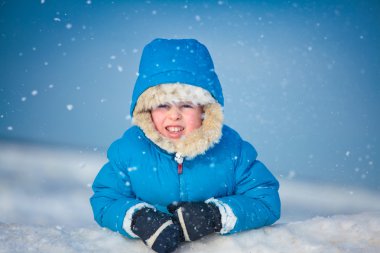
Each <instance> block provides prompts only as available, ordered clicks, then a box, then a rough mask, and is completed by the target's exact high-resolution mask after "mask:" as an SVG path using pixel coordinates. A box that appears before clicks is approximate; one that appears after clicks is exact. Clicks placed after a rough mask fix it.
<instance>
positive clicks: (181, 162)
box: [174, 153, 183, 175]
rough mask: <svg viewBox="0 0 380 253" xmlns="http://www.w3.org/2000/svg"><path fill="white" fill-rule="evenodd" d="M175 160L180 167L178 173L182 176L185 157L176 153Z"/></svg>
mask: <svg viewBox="0 0 380 253" xmlns="http://www.w3.org/2000/svg"><path fill="white" fill-rule="evenodd" d="M174 160H175V161H176V162H177V164H178V166H177V172H178V174H179V175H181V174H182V172H183V156H182V155H181V153H176V154H175V157H174Z"/></svg>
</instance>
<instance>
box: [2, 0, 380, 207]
mask: <svg viewBox="0 0 380 253" xmlns="http://www.w3.org/2000/svg"><path fill="white" fill-rule="evenodd" d="M379 13H380V2H378V1H346V0H344V1H343V0H342V1H153V0H152V1H101V0H81V1H80V0H68V1H58V0H57V1H54V0H33V1H32V0H25V1H22V0H14V1H5V0H1V1H0V66H1V68H0V144H1V150H2V151H1V152H2V153H3V155H2V158H3V160H2V163H3V164H2V165H1V166H0V176H2V177H3V182H5V181H6V182H8V184H9V185H11V184H12V183H18V182H20V178H21V177H22V175H23V174H22V173H21V174H20V175H18V176H16V175H15V174H14V173H15V172H14V171H15V169H14V168H21V167H22V168H23V171H25V170H28V165H30V164H31V163H32V162H29V163H26V164H20V162H21V160H23V159H24V158H25V156H26V154H28V152H29V151H27V150H26V149H25V147H31V146H32V147H44V148H45V149H47V150H51V149H54V148H55V149H59V150H61V149H62V150H63V149H64V150H70V152H74V153H75V154H78V155H80V154H83V153H86V154H90V155H91V156H96V159H100V160H99V163H97V165H98V164H99V166H100V164H101V163H102V162H103V161H105V151H106V150H107V147H108V146H109V145H110V144H111V142H112V141H113V140H115V139H116V138H118V137H119V136H121V135H122V134H123V132H124V131H125V130H126V129H127V128H128V127H130V126H131V118H130V116H129V115H128V113H129V105H130V101H131V95H132V90H133V86H134V82H135V80H136V73H137V72H138V64H139V59H140V56H141V52H142V49H143V47H144V45H146V44H147V43H149V42H150V41H151V40H153V39H154V38H157V37H161V38H195V39H198V40H199V41H200V42H202V43H204V44H205V45H206V46H207V47H208V49H209V51H210V53H211V55H212V57H213V59H214V64H215V69H216V72H217V73H218V75H219V78H220V81H221V83H222V86H223V89H224V95H225V100H226V103H225V108H224V109H225V122H226V124H228V125H230V126H231V127H233V128H235V129H236V130H237V131H238V132H239V133H240V134H241V135H242V137H243V138H245V139H246V140H248V141H249V142H251V143H253V145H254V146H255V147H256V149H257V150H258V152H259V159H260V160H262V161H263V162H264V163H265V164H266V165H267V166H268V167H269V168H270V170H271V171H272V172H273V173H274V174H275V175H276V176H277V177H278V178H279V179H280V181H281V180H297V181H302V182H310V183H317V184H322V185H323V184H327V185H335V186H339V187H340V189H343V190H344V191H345V192H347V194H353V193H354V190H352V189H358V188H359V189H363V190H367V191H372V192H380V186H379V183H378V182H379V180H380V171H379V168H378V164H379V162H380V159H379V158H380V156H379V152H380V146H379V133H378V131H379V129H380V124H379V123H380V117H379V115H380V113H379V112H380V85H379V80H380V16H379ZM17 145H18V147H22V148H23V149H22V150H24V151H23V152H21V153H20V152H19V151H17V150H20V148H19V149H17V148H15V147H17ZM18 152H19V153H18ZM12 154H13V156H12ZM15 154H18V155H15ZM29 154H35V153H30V152H29ZM33 157H34V159H36V157H38V159H40V160H44V159H47V158H51V157H52V156H51V155H49V153H43V154H42V155H41V156H33ZM33 157H29V158H30V159H32V158H33ZM53 157H54V156H53ZM99 157H100V158H99ZM60 159H61V160H60V162H59V163H61V161H63V163H65V162H68V160H70V159H69V158H67V159H66V158H64V159H63V158H62V157H61V158H60ZM62 159H63V160H62ZM81 159H82V161H84V163H80V164H79V163H78V164H79V165H78V164H76V165H75V166H77V167H78V168H79V169H83V168H84V167H86V166H85V165H84V164H86V163H85V162H86V159H90V158H81ZM4 161H6V162H7V163H5V162H4ZM16 161H17V162H16ZM25 161H26V160H24V162H25ZM34 161H35V160H34ZM12 162H13V163H12ZM40 162H41V161H40ZM5 164H7V166H5ZM45 165H46V164H45ZM12 166H15V167H14V168H13V167H12ZM46 166H47V167H49V164H47V165H46ZM75 166H74V167H75ZM35 167H37V168H38V167H39V166H35ZM75 168H76V167H75ZM30 169H32V168H30ZM65 170H67V168H65V166H62V164H61V165H60V166H58V167H57V168H55V170H50V173H51V175H58V174H60V173H62V172H64V171H65ZM98 170H99V168H98V167H97V166H94V167H91V172H89V173H90V174H88V173H87V174H86V175H91V177H89V178H88V179H86V180H87V181H86V182H87V184H88V186H87V187H89V186H90V184H91V180H92V178H93V176H94V175H96V173H97V171H98ZM23 173H24V172H23ZM29 173H32V172H31V171H29ZM54 173H55V174H54ZM74 173H75V172H74ZM52 177H54V176H52ZM56 177H57V182H60V181H59V176H56ZM68 181H69V180H68ZM57 185H58V183H57V184H53V185H49V187H48V188H44V189H45V190H51V189H53V190H54V189H56V188H57V187H58V186H57ZM63 185H64V184H62V187H63ZM65 187H67V188H69V187H68V186H65ZM0 189H1V188H0ZM3 189H4V186H3ZM311 194H313V193H312V192H311ZM3 197H4V195H3ZM3 205H4V204H3ZM86 205H87V203H86ZM3 209H5V207H4V206H3ZM8 210H12V208H11V207H10V206H9V207H8Z"/></svg>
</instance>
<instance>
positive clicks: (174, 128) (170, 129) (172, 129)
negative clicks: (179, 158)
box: [165, 126, 185, 133]
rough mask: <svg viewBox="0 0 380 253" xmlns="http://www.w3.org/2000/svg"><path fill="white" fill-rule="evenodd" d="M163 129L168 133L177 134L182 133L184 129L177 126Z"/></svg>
mask: <svg viewBox="0 0 380 253" xmlns="http://www.w3.org/2000/svg"><path fill="white" fill-rule="evenodd" d="M165 129H166V130H167V131H168V132H170V133H179V132H182V131H183V130H184V129H185V128H184V127H177V126H167V127H165Z"/></svg>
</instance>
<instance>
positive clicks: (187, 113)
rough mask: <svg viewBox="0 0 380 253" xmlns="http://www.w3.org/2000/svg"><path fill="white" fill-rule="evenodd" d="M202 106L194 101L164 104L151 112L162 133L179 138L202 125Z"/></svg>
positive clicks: (158, 129) (175, 138)
mask: <svg viewBox="0 0 380 253" xmlns="http://www.w3.org/2000/svg"><path fill="white" fill-rule="evenodd" d="M202 113H203V111H202V107H201V106H198V105H194V104H192V103H186V102H185V103H178V104H177V103H176V104H162V105H159V106H158V107H157V108H155V109H153V110H152V112H151V115H152V120H153V123H154V126H155V127H156V129H157V131H158V132H160V134H161V135H163V136H165V137H167V138H170V139H172V140H177V139H179V138H181V137H183V136H186V135H187V134H189V133H191V132H192V131H193V130H195V129H197V128H199V127H200V126H201V125H202Z"/></svg>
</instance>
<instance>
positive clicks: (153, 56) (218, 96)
mask: <svg viewBox="0 0 380 253" xmlns="http://www.w3.org/2000/svg"><path fill="white" fill-rule="evenodd" d="M165 83H183V84H189V85H193V86H197V87H200V88H203V89H205V90H206V91H208V92H209V93H210V94H211V95H212V96H213V97H214V99H215V100H216V101H217V102H218V103H219V104H220V105H221V106H223V105H224V98H223V93H222V88H221V85H220V82H219V79H218V76H217V74H216V73H215V70H214V63H213V61H212V58H211V56H210V53H209V52H208V50H207V48H206V47H205V46H204V45H203V44H201V43H200V42H198V41H197V40H195V39H155V40H153V41H152V42H150V43H149V44H147V45H146V46H145V48H144V50H143V52H142V56H141V61H140V66H139V73H138V78H137V80H136V83H135V86H134V90H133V95H132V103H131V108H130V114H131V116H133V111H134V109H135V106H136V103H137V100H138V98H139V97H140V95H141V94H142V93H143V92H144V91H146V90H147V89H148V88H150V87H153V86H156V85H159V84H165Z"/></svg>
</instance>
